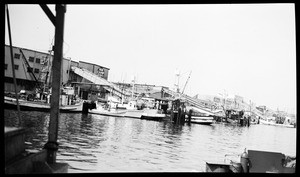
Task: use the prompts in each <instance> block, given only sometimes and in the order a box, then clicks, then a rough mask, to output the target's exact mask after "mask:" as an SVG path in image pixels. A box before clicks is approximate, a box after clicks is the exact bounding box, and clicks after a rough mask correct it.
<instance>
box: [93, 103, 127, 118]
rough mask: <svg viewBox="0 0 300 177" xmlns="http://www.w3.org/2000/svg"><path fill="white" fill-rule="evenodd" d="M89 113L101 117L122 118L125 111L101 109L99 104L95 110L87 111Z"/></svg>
mask: <svg viewBox="0 0 300 177" xmlns="http://www.w3.org/2000/svg"><path fill="white" fill-rule="evenodd" d="M89 113H91V114H98V115H103V116H113V117H124V114H125V113H126V110H124V109H116V108H103V107H102V105H101V104H96V109H89Z"/></svg>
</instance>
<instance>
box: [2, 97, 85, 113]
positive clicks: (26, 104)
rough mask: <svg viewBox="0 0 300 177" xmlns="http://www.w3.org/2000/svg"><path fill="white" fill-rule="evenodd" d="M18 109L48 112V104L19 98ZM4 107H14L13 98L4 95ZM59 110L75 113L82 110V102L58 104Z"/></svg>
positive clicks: (15, 103) (14, 101)
mask: <svg viewBox="0 0 300 177" xmlns="http://www.w3.org/2000/svg"><path fill="white" fill-rule="evenodd" d="M19 106H20V110H22V111H42V112H49V111H50V104H49V103H46V102H42V101H27V100H22V99H19ZM4 107H5V108H6V109H16V107H17V102H16V99H15V98H11V97H6V96H4ZM59 109H60V112H65V113H76V112H81V111H82V103H78V104H75V105H60V107H59Z"/></svg>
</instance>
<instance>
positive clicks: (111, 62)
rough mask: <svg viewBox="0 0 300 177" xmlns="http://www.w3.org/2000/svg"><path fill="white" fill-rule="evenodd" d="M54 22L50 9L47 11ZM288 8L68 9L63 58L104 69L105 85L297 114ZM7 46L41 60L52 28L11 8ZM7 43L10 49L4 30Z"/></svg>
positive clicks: (30, 10)
mask: <svg viewBox="0 0 300 177" xmlns="http://www.w3.org/2000/svg"><path fill="white" fill-rule="evenodd" d="M49 7H50V9H51V10H52V12H53V13H54V14H55V7H54V5H49ZM294 9H295V6H294V4H220V5H218V4H197V5H67V12H66V14H65V32H64V41H65V43H64V57H66V58H68V57H71V58H72V60H76V61H79V60H83V61H87V62H92V63H96V64H98V65H101V66H105V67H108V68H110V71H109V79H108V80H110V81H116V82H123V80H124V81H125V82H130V81H131V78H132V76H133V75H135V76H136V79H137V82H138V83H147V84H155V85H163V86H168V87H170V88H173V86H174V82H175V70H176V68H177V69H178V70H180V72H181V77H180V88H181V89H182V88H183V86H184V84H185V82H186V80H187V78H188V75H189V72H190V71H192V74H191V77H190V80H189V82H188V84H187V87H186V89H185V93H187V94H189V95H190V96H194V95H196V94H215V95H217V94H218V93H220V92H223V91H224V90H226V91H227V92H228V93H229V94H237V95H240V96H243V97H244V98H247V99H250V100H252V101H253V102H255V103H256V105H266V106H268V107H270V108H272V109H277V108H279V109H280V110H285V111H288V112H293V113H295V111H296V40H295V10H294ZM9 11H10V21H11V30H12V40H13V45H14V46H18V47H23V48H29V49H33V50H38V51H42V52H47V51H48V50H49V49H50V48H51V43H54V42H53V38H54V26H53V25H52V23H51V22H50V20H49V19H48V17H47V16H46V15H45V14H44V12H43V11H42V9H41V8H40V6H39V5H9ZM5 30H6V33H5V43H6V44H9V41H8V33H7V26H6V28H5Z"/></svg>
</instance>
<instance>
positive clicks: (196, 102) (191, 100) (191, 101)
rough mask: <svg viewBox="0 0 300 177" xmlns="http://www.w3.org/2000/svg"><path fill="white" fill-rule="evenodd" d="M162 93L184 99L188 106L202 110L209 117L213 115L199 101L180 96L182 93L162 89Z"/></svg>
mask: <svg viewBox="0 0 300 177" xmlns="http://www.w3.org/2000/svg"><path fill="white" fill-rule="evenodd" d="M163 92H165V93H168V94H170V95H172V97H180V98H184V99H186V101H187V102H188V103H189V104H190V105H193V107H195V108H197V109H200V110H202V112H203V111H205V112H207V113H209V114H210V115H215V113H214V112H212V111H211V110H209V109H207V108H205V107H204V105H203V103H202V102H201V100H199V99H197V98H193V97H190V96H188V95H185V94H182V93H177V92H174V91H172V90H169V89H163Z"/></svg>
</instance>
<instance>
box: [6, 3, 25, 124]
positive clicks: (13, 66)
mask: <svg viewBox="0 0 300 177" xmlns="http://www.w3.org/2000/svg"><path fill="white" fill-rule="evenodd" d="M6 13H7V26H8V35H9V45H10V59H11V68H12V73H13V81H14V88H15V96H16V101H17V110H18V120H19V125H18V126H19V127H21V125H22V122H21V116H20V105H19V98H18V97H19V95H18V93H17V79H16V73H15V62H14V58H13V48H12V38H11V30H10V20H9V11H8V5H7V4H6Z"/></svg>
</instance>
